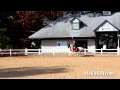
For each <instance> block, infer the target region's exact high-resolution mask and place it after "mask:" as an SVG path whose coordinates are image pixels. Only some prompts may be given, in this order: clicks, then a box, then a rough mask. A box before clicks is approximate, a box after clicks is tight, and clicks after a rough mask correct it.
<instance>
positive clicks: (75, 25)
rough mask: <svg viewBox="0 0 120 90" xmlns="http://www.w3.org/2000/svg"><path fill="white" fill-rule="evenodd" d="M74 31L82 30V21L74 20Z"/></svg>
mask: <svg viewBox="0 0 120 90" xmlns="http://www.w3.org/2000/svg"><path fill="white" fill-rule="evenodd" d="M72 29H73V30H79V29H80V21H79V20H78V19H74V21H73V22H72Z"/></svg>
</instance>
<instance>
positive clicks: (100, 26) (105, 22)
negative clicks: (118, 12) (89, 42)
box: [94, 20, 119, 32]
mask: <svg viewBox="0 0 120 90" xmlns="http://www.w3.org/2000/svg"><path fill="white" fill-rule="evenodd" d="M111 27H113V28H112V29H113V30H111V29H110V28H111ZM103 28H106V30H103ZM118 30H119V29H118V28H117V27H115V26H114V25H113V24H112V23H110V22H109V21H108V20H105V21H104V22H103V23H101V24H100V25H99V26H98V27H97V28H96V29H95V30H94V32H106V31H118Z"/></svg>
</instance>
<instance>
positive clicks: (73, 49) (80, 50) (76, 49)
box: [69, 44, 84, 54]
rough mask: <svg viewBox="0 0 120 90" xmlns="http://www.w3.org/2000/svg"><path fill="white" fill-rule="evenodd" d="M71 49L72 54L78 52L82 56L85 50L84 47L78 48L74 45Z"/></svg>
mask: <svg viewBox="0 0 120 90" xmlns="http://www.w3.org/2000/svg"><path fill="white" fill-rule="evenodd" d="M69 48H70V50H71V51H72V52H78V53H80V54H81V53H82V52H84V48H83V47H76V46H73V45H71V44H70V46H69Z"/></svg>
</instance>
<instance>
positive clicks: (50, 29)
mask: <svg viewBox="0 0 120 90" xmlns="http://www.w3.org/2000/svg"><path fill="white" fill-rule="evenodd" d="M72 19H73V17H66V18H65V17H64V18H61V19H58V20H56V21H54V22H52V23H50V24H49V25H48V26H46V27H44V28H42V29H40V30H38V31H37V32H36V33H34V34H32V35H31V36H30V37H29V38H31V39H37V38H38V39H43V38H44V39H45V38H64V37H95V33H94V30H95V29H96V28H97V27H98V26H99V25H101V24H102V23H103V22H104V21H105V20H107V21H109V22H110V23H111V24H112V25H114V26H115V27H116V28H118V29H120V12H117V13H115V14H113V15H111V16H99V17H88V16H87V15H82V16H81V17H79V19H80V21H82V22H83V23H85V24H86V26H85V27H83V28H81V29H80V30H72V25H71V23H70V21H71V20H72Z"/></svg>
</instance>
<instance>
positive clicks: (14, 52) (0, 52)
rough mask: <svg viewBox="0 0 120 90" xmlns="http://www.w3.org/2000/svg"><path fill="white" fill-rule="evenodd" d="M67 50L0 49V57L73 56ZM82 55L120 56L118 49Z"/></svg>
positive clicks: (86, 50)
mask: <svg viewBox="0 0 120 90" xmlns="http://www.w3.org/2000/svg"><path fill="white" fill-rule="evenodd" d="M74 53H76V52H72V51H70V50H69V49H27V48H25V49H0V55H10V56H12V55H29V54H38V55H41V54H52V55H55V54H68V55H71V54H74ZM81 53H82V54H84V55H88V54H101V55H103V54H117V55H119V54H120V48H117V49H102V48H101V49H84V52H81Z"/></svg>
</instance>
